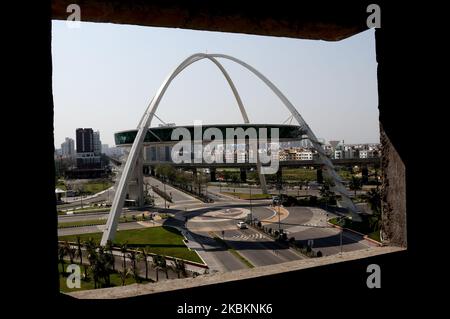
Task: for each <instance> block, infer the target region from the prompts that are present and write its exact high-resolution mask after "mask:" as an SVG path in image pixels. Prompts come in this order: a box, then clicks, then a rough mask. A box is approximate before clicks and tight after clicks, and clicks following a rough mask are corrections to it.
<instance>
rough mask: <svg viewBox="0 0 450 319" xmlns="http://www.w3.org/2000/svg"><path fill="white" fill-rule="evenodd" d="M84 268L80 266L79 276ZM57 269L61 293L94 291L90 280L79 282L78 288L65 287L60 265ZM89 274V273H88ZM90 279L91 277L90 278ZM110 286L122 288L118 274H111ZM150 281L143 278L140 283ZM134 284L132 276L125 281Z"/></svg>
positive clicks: (65, 283) (65, 282) (65, 279)
mask: <svg viewBox="0 0 450 319" xmlns="http://www.w3.org/2000/svg"><path fill="white" fill-rule="evenodd" d="M67 266H68V263H67V264H66V265H65V266H64V268H67ZM84 267H85V265H82V266H81V274H82V275H83V274H84ZM58 269H59V290H60V291H62V292H74V291H80V290H89V289H94V280H92V278H90V279H89V280H88V281H85V280H81V282H80V286H81V287H80V288H69V287H67V275H63V274H62V273H61V264H58ZM88 273H89V271H88ZM91 277H92V276H91ZM110 280H111V286H110V287H117V286H122V279H121V278H120V276H119V274H118V273H112V274H111V277H110ZM148 282H150V281H146V280H145V278H144V279H142V281H141V283H148ZM134 283H136V281H135V280H134V278H133V276H132V275H129V276H127V278H126V279H125V285H131V284H134Z"/></svg>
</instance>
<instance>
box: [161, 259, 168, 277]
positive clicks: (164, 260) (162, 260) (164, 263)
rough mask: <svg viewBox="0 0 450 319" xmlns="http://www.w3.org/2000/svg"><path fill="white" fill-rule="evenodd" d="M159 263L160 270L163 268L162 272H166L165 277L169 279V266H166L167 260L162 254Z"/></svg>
mask: <svg viewBox="0 0 450 319" xmlns="http://www.w3.org/2000/svg"><path fill="white" fill-rule="evenodd" d="M160 257H161V258H160V263H159V266H160V267H161V269H162V270H164V272H165V273H166V279H169V271H168V270H169V267H167V260H166V257H164V256H160Z"/></svg>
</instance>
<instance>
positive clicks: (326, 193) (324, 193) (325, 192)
mask: <svg viewBox="0 0 450 319" xmlns="http://www.w3.org/2000/svg"><path fill="white" fill-rule="evenodd" d="M332 186H334V185H333V182H332V181H331V180H330V179H324V181H323V185H322V187H321V188H320V191H319V193H320V196H321V197H322V198H323V199H324V200H325V204H326V205H327V206H328V205H329V204H330V203H331V202H332V201H334V200H335V199H336V196H335V194H334V193H333V192H332V191H331V187H332Z"/></svg>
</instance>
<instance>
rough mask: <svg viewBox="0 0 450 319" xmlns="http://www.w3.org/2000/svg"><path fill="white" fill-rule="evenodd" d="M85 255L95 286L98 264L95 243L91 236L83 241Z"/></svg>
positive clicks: (97, 276)
mask: <svg viewBox="0 0 450 319" xmlns="http://www.w3.org/2000/svg"><path fill="white" fill-rule="evenodd" d="M85 246H86V251H87V257H88V260H89V269H90V270H91V273H92V278H93V279H94V288H97V283H98V278H99V267H98V266H99V265H98V263H97V260H98V255H97V245H96V244H95V242H94V239H93V238H92V237H91V238H89V240H88V241H86V242H85Z"/></svg>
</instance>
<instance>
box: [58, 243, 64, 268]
mask: <svg viewBox="0 0 450 319" xmlns="http://www.w3.org/2000/svg"><path fill="white" fill-rule="evenodd" d="M64 256H66V249H65V248H64V246H63V245H59V246H58V260H59V263H60V264H61V273H62V274H64V273H65V269H64Z"/></svg>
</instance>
